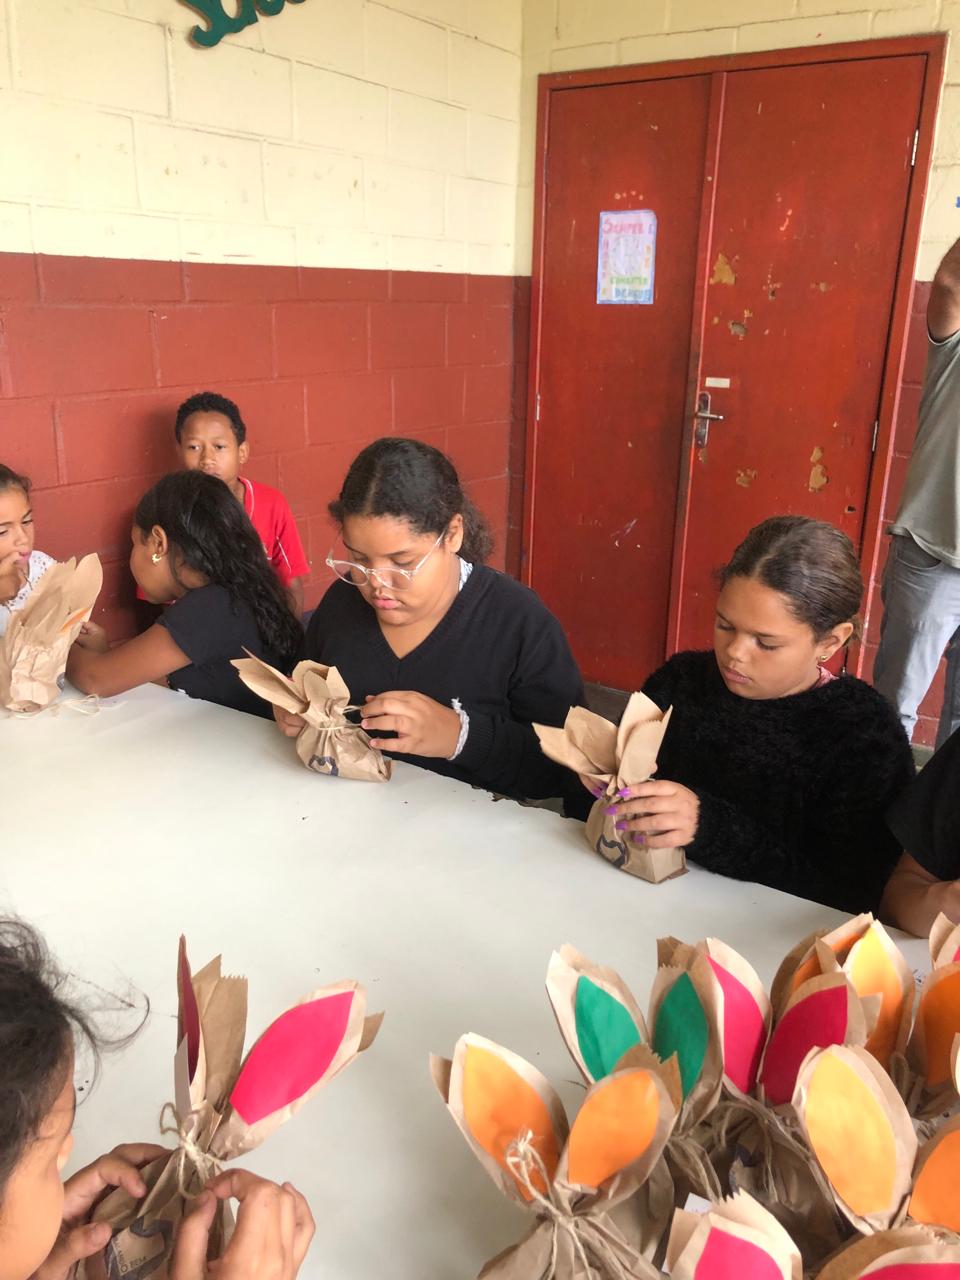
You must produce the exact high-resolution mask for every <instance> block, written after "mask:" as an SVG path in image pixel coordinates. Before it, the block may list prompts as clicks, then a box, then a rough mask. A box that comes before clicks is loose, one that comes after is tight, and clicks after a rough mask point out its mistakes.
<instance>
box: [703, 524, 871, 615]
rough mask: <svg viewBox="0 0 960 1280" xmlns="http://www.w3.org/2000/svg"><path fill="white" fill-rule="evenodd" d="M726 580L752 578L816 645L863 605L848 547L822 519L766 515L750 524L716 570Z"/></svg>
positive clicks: (860, 582)
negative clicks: (783, 603) (777, 598)
mask: <svg viewBox="0 0 960 1280" xmlns="http://www.w3.org/2000/svg"><path fill="white" fill-rule="evenodd" d="M719 576H720V582H721V585H722V584H725V583H726V582H728V581H729V579H730V578H756V579H757V581H758V582H762V583H763V585H764V586H765V587H769V588H770V589H771V590H772V591H779V592H780V594H781V595H783V596H786V598H787V600H788V601H789V602H790V609H791V611H792V613H793V615H794V617H795V618H797V619H798V620H799V621H800V622H805V623H806V624H807V626H808V627H810V629H811V630H812V631H813V634H814V635H815V636H816V638H817V639H818V640H819V639H820V638H821V637H823V636H825V635H828V634H829V633H830V632H831V631H832V630H833V628H834V627H837V626H839V625H840V623H842V622H852V623H853V627H854V635H858V634H859V630H860V623H859V619H858V618H857V614H858V612H859V609H860V604H861V601H862V600H863V579H862V578H861V576H860V565H859V563H858V562H857V553H856V551H855V550H854V546H853V543H852V542H851V541H850V539H849V538H848V537H847V535H846V534H845V533H844V532H843V531H842V530H841V529H838V528H836V527H835V526H834V525H832V524H828V523H827V522H826V521H825V520H813V519H811V518H810V517H809V516H771V518H770V519H769V520H764V521H763V523H762V524H758V525H755V526H754V528H752V529H751V530H750V532H749V533H748V534H747V536H746V537H745V538H744V540H743V541H742V542H741V543H740V545H739V547H737V549H736V551H734V553H733V556H732V557H731V559H730V563H729V564H727V565H725V566H724V567H723V569H721V570H720V575H719Z"/></svg>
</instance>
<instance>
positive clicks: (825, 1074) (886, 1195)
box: [793, 1045, 917, 1231]
mask: <svg viewBox="0 0 960 1280" xmlns="http://www.w3.org/2000/svg"><path fill="white" fill-rule="evenodd" d="M793 1105H794V1108H795V1109H796V1112H797V1114H798V1116H799V1117H800V1121H801V1123H802V1125H803V1127H804V1130H805V1131H806V1134H807V1140H808V1141H809V1143H810V1147H811V1149H812V1151H813V1153H814V1155H815V1156H816V1157H817V1160H818V1161H819V1163H820V1167H821V1168H822V1169H823V1171H824V1173H825V1174H826V1176H827V1178H828V1180H829V1182H830V1185H831V1187H832V1189H833V1192H834V1195H835V1196H836V1199H837V1203H838V1204H839V1205H840V1207H841V1209H843V1211H844V1213H846V1215H847V1217H848V1218H850V1220H851V1221H852V1222H853V1224H854V1226H856V1227H858V1228H859V1229H860V1230H862V1231H867V1230H885V1229H886V1228H888V1227H889V1226H891V1224H892V1223H893V1221H894V1219H895V1218H896V1216H897V1214H898V1212H899V1210H900V1208H901V1206H902V1204H903V1201H904V1198H905V1196H906V1195H907V1193H908V1191H909V1189H910V1177H911V1171H912V1169H913V1161H914V1157H915V1155H916V1150H917V1140H916V1136H915V1134H914V1131H913V1125H912V1123H911V1121H910V1116H909V1114H908V1112H907V1109H906V1107H905V1106H904V1104H903V1101H902V1099H901V1098H900V1095H899V1094H898V1093H897V1091H896V1089H895V1088H894V1087H893V1084H892V1082H891V1081H890V1078H889V1076H888V1075H887V1074H886V1072H884V1071H883V1070H882V1069H881V1068H880V1067H879V1065H878V1064H877V1062H876V1060H875V1059H874V1058H873V1056H872V1055H871V1054H869V1053H867V1051H866V1050H865V1049H861V1048H850V1047H847V1046H843V1045H834V1046H833V1047H832V1048H830V1049H824V1050H823V1051H821V1052H819V1053H812V1054H811V1055H810V1056H809V1057H808V1058H807V1060H806V1061H805V1062H804V1064H803V1067H802V1069H801V1071H800V1075H799V1078H798V1080H797V1091H796V1094H795V1095H794V1100H793Z"/></svg>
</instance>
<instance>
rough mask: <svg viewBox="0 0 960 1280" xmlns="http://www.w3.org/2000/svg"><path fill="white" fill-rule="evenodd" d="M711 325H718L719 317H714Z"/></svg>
mask: <svg viewBox="0 0 960 1280" xmlns="http://www.w3.org/2000/svg"><path fill="white" fill-rule="evenodd" d="M713 323H714V324H719V323H720V317H719V316H714V317H713Z"/></svg>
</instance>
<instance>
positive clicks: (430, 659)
mask: <svg viewBox="0 0 960 1280" xmlns="http://www.w3.org/2000/svg"><path fill="white" fill-rule="evenodd" d="M303 654H304V656H305V657H306V658H310V659H312V660H313V661H315V662H323V663H326V664H327V665H329V666H335V667H336V668H337V670H338V671H339V672H340V674H341V675H342V676H343V678H344V680H345V681H346V682H347V687H348V688H349V690H350V696H351V699H352V700H353V702H355V703H358V704H361V705H362V703H363V701H364V699H365V698H366V697H367V696H368V695H369V694H380V693H388V692H390V691H392V690H400V689H404V690H412V691H414V692H416V693H422V694H425V695H426V696H427V697H428V698H433V699H434V700H435V701H436V702H439V703H441V704H442V705H443V706H445V707H449V706H450V705H451V703H452V701H453V699H454V698H458V699H459V700H460V704H461V705H462V707H463V709H464V711H466V712H467V714H468V715H469V717H470V732H469V735H468V737H467V741H466V744H465V746H464V748H463V751H462V752H461V753H460V755H459V756H458V757H457V759H456V760H452V761H451V760H439V759H433V758H428V757H425V756H412V755H402V756H398V757H397V759H401V760H409V761H410V762H411V763H412V764H417V765H420V766H422V767H423V768H425V769H432V770H433V771H434V773H442V774H446V775H447V776H448V777H451V778H458V779H459V780H460V781H462V782H469V783H473V784H474V785H476V786H481V787H486V788H488V789H489V790H491V791H498V792H501V793H503V794H504V795H509V796H514V797H517V798H531V799H539V798H543V797H547V796H565V795H567V794H569V793H570V792H571V790H572V788H573V789H575V788H577V787H579V783H578V782H577V779H576V778H574V777H573V775H572V774H570V773H569V772H568V771H567V770H566V769H561V768H560V767H559V766H558V765H556V764H554V763H553V762H552V761H550V760H548V759H547V758H546V757H545V756H544V755H543V754H542V752H541V751H540V744H539V742H538V740H537V736H536V734H535V733H534V731H533V729H532V728H531V725H532V724H534V723H538V724H549V725H562V724H563V722H564V719H565V718H566V715H567V712H568V711H569V709H570V707H571V706H576V705H579V704H580V703H582V702H583V681H582V679H581V677H580V672H579V670H578V669H577V664H576V663H575V662H574V660H573V656H572V654H571V653H570V647H569V645H568V644H567V638H566V636H565V635H564V633H563V629H562V628H561V626H560V624H559V622H558V621H557V620H556V618H555V617H554V616H553V614H552V613H550V612H549V610H548V609H547V608H546V607H545V606H544V605H543V604H542V603H541V601H540V599H539V598H538V597H537V596H536V595H535V594H534V593H533V592H532V591H530V590H529V589H528V588H527V587H524V586H521V585H520V583H519V582H515V581H514V580H513V579H512V578H508V577H506V576H505V575H504V574H502V573H497V572H496V570H494V569H489V568H487V567H486V566H484V565H477V566H476V567H475V568H474V570H473V572H472V573H471V574H470V577H469V578H468V579H467V581H466V583H465V584H464V586H463V588H462V590H461V591H460V593H459V595H458V596H457V598H456V599H455V600H454V602H453V604H451V606H450V608H449V609H448V610H447V612H446V614H445V615H444V616H443V618H441V620H440V621H439V622H438V623H437V625H436V627H434V629H433V631H432V632H431V633H430V635H428V636H427V638H426V639H425V640H424V641H423V642H422V643H421V644H419V645H418V646H417V647H416V648H415V649H414V650H413V651H412V652H411V653H408V654H407V655H406V657H404V658H398V657H397V656H396V654H395V653H394V652H393V650H392V649H391V648H390V646H389V644H388V643H387V641H386V639H385V638H384V635H383V632H382V631H381V630H380V624H379V622H378V621H377V618H376V615H375V613H374V611H373V609H372V608H371V607H370V605H368V604H367V602H366V601H365V600H364V598H363V596H362V595H361V594H360V592H359V591H358V590H357V588H356V587H353V586H350V585H349V583H346V582H335V583H334V584H333V586H331V587H330V589H329V590H328V591H327V593H326V595H325V596H324V597H323V599H322V600H321V601H320V604H319V605H318V606H317V610H316V612H315V613H314V615H313V617H312V618H311V619H310V624H309V626H308V627H307V635H306V639H305V641H304V650H303ZM571 779H572V783H571Z"/></svg>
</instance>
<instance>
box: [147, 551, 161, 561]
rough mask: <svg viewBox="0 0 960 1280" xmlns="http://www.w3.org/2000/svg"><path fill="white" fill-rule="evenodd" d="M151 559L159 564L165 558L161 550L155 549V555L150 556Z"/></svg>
mask: <svg viewBox="0 0 960 1280" xmlns="http://www.w3.org/2000/svg"><path fill="white" fill-rule="evenodd" d="M150 559H151V560H152V561H153V563H154V564H159V563H160V561H161V560H162V559H163V556H162V555H161V554H160V552H159V551H155V552H154V553H153V555H152V556H151V557H150Z"/></svg>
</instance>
